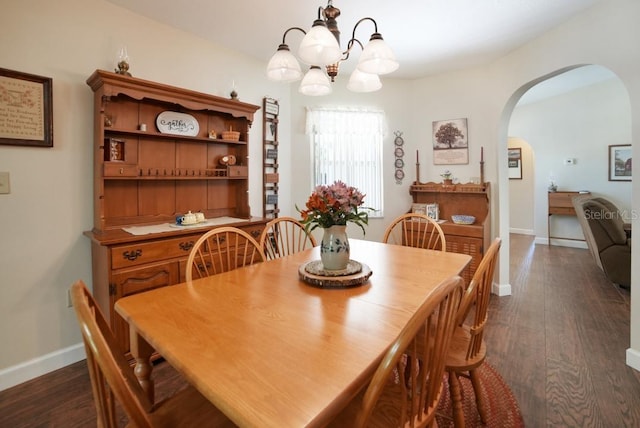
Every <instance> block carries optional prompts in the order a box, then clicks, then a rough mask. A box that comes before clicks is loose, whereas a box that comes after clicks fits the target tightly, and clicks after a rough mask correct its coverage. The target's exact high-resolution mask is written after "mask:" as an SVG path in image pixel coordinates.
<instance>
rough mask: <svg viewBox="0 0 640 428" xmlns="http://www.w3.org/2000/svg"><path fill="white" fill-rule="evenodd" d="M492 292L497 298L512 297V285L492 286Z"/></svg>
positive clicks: (494, 284)
mask: <svg viewBox="0 0 640 428" xmlns="http://www.w3.org/2000/svg"><path fill="white" fill-rule="evenodd" d="M491 292H492V293H493V294H495V295H497V296H500V297H502V296H511V284H496V283H495V282H494V283H493V284H491Z"/></svg>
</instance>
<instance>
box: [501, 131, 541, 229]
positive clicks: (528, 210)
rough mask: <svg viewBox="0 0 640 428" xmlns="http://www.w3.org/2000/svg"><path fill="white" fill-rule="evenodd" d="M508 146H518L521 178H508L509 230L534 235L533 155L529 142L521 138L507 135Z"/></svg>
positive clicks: (534, 173)
mask: <svg viewBox="0 0 640 428" xmlns="http://www.w3.org/2000/svg"><path fill="white" fill-rule="evenodd" d="M508 147H509V148H510V149H511V148H520V151H521V156H522V157H521V160H520V162H521V165H522V179H515V178H514V179H509V230H510V231H511V232H512V233H520V234H523V235H534V234H535V232H534V230H533V220H534V217H535V211H536V210H535V207H536V205H535V201H534V197H533V195H534V192H533V189H534V183H535V175H536V169H535V165H536V164H535V162H534V160H535V156H534V154H533V150H532V148H531V146H530V145H529V143H528V142H527V141H526V140H524V139H522V138H518V137H509V142H508Z"/></svg>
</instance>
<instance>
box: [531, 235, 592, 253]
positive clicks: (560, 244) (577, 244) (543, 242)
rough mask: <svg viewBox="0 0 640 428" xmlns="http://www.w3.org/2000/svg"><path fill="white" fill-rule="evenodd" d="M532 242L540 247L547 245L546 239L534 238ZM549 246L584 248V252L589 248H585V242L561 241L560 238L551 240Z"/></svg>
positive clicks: (547, 240)
mask: <svg viewBox="0 0 640 428" xmlns="http://www.w3.org/2000/svg"><path fill="white" fill-rule="evenodd" d="M534 242H535V243H536V244H540V245H549V239H548V238H541V237H536V239H535V241H534ZM551 246H556V247H570V248H584V249H585V250H586V249H588V248H589V247H587V243H586V242H585V241H577V240H574V239H562V238H551Z"/></svg>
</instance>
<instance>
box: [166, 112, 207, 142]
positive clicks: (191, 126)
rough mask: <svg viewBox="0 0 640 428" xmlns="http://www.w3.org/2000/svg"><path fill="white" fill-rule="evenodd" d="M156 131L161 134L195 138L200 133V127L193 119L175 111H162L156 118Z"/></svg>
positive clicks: (188, 115)
mask: <svg viewBox="0 0 640 428" xmlns="http://www.w3.org/2000/svg"><path fill="white" fill-rule="evenodd" d="M156 126H157V127H158V131H160V132H161V133H163V134H172V135H184V136H187V137H195V136H197V135H198V133H199V132H200V125H199V124H198V121H197V120H196V118H195V117H193V116H191V115H190V114H186V113H179V112H177V111H163V112H162V113H160V114H159V115H158V117H157V118H156Z"/></svg>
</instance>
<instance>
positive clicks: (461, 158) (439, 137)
mask: <svg viewBox="0 0 640 428" xmlns="http://www.w3.org/2000/svg"><path fill="white" fill-rule="evenodd" d="M468 163H469V140H468V132H467V119H466V118H463V119H449V120H437V121H435V122H433V164H434V165H466V164H468Z"/></svg>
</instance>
